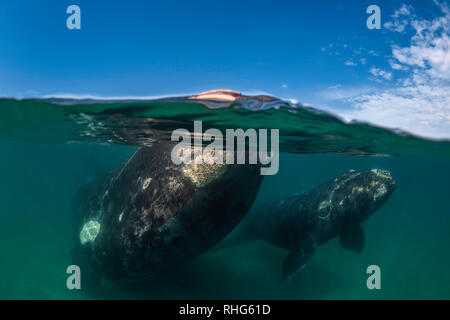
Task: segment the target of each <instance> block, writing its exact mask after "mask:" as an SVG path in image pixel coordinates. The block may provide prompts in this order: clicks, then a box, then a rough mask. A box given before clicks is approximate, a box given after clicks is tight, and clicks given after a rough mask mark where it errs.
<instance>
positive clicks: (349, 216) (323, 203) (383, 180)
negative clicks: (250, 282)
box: [235, 169, 395, 283]
mask: <svg viewBox="0 0 450 320" xmlns="http://www.w3.org/2000/svg"><path fill="white" fill-rule="evenodd" d="M394 189H395V181H394V180H393V178H392V176H391V174H390V172H389V171H387V170H382V169H372V170H370V171H366V172H356V171H355V170H350V171H349V172H347V173H345V174H343V175H342V176H340V177H338V178H336V179H333V180H331V181H329V182H327V183H325V184H323V185H320V186H317V187H315V188H314V189H312V190H310V191H307V192H303V193H301V194H296V195H292V196H289V197H287V198H281V199H275V200H272V201H269V202H268V203H266V204H265V206H264V207H263V209H261V210H256V211H254V212H253V213H252V214H251V215H248V217H247V218H246V219H245V220H244V221H243V223H242V226H240V228H239V230H240V233H238V235H236V236H235V237H236V238H237V239H239V238H240V239H241V240H242V239H243V238H245V240H247V241H248V240H253V239H263V240H265V241H267V242H269V243H271V244H272V245H275V246H277V247H280V248H284V249H288V250H289V253H288V255H287V257H286V259H285V261H284V264H283V275H282V279H281V281H282V282H283V283H287V282H289V281H290V280H291V279H292V278H293V276H294V275H295V274H297V273H298V272H299V271H301V270H302V269H303V268H304V267H305V264H306V261H307V260H308V259H309V258H310V257H311V255H312V254H313V253H314V252H315V250H316V248H317V246H318V245H320V244H323V243H325V242H327V241H329V240H331V239H333V238H335V237H338V236H339V237H340V243H341V245H342V246H343V247H344V248H346V249H349V250H351V251H354V252H356V253H360V252H361V251H362V250H363V248H364V243H365V240H364V234H363V230H362V228H361V222H363V221H364V220H366V219H367V218H368V217H369V216H370V215H371V214H372V213H374V212H375V211H376V210H377V209H378V208H379V207H380V206H381V205H382V204H383V203H385V202H386V201H387V200H388V199H389V198H390V196H391V195H392V193H393V191H394Z"/></svg>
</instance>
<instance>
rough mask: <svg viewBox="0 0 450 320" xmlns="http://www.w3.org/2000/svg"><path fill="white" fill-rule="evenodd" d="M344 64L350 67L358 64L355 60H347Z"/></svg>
mask: <svg viewBox="0 0 450 320" xmlns="http://www.w3.org/2000/svg"><path fill="white" fill-rule="evenodd" d="M344 64H345V65H346V66H348V67H354V66H356V63H354V62H353V61H350V60H349V61H345V62H344Z"/></svg>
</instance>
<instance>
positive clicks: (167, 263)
mask: <svg viewBox="0 0 450 320" xmlns="http://www.w3.org/2000/svg"><path fill="white" fill-rule="evenodd" d="M174 145H175V144H174V143H170V142H164V143H155V144H154V145H153V146H152V147H149V148H141V149H139V150H138V151H137V152H136V153H135V154H134V155H133V156H132V157H131V158H130V159H129V160H128V161H127V162H126V163H125V164H124V165H122V166H121V167H120V168H119V169H118V170H116V171H115V172H113V173H111V174H109V175H108V176H106V177H105V178H104V179H103V180H101V181H100V182H99V183H97V184H96V185H93V184H91V186H85V187H84V188H81V189H80V190H79V192H78V193H77V195H76V196H75V198H74V210H73V212H74V214H73V225H74V231H75V238H76V241H77V242H78V248H77V249H74V250H73V257H74V263H76V264H83V266H86V269H89V267H88V266H87V265H90V266H92V267H93V268H94V269H95V270H96V273H98V274H100V275H103V276H105V277H108V278H111V279H121V278H133V277H140V276H146V275H149V274H153V273H155V272H158V271H161V270H162V269H164V268H168V267H171V266H174V265H178V264H180V263H184V262H186V261H188V260H189V259H191V258H193V257H195V256H197V255H199V254H201V253H203V252H205V251H206V250H208V249H209V248H211V247H212V246H214V245H215V244H216V243H217V242H218V241H220V240H221V239H222V238H223V237H225V236H226V235H227V234H228V233H229V232H230V231H231V230H232V229H233V228H234V227H235V226H236V225H237V224H238V222H239V221H240V220H241V218H242V217H243V216H244V215H245V213H246V212H247V211H248V209H249V207H250V206H251V204H252V203H253V201H254V199H255V197H256V194H257V192H258V189H259V186H260V184H261V180H262V176H261V175H260V172H259V170H260V167H259V166H258V165H245V164H239V165H237V164H236V165H225V164H206V163H202V164H195V163H194V162H193V161H191V162H190V163H188V164H180V165H176V164H174V163H173V162H172V160H171V151H172V148H173V146H174ZM194 156H195V155H194ZM86 260H87V261H88V263H86ZM83 261H84V263H83ZM83 266H81V267H82V269H83Z"/></svg>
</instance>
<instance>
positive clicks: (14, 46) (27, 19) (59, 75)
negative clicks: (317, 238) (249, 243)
mask: <svg viewBox="0 0 450 320" xmlns="http://www.w3.org/2000/svg"><path fill="white" fill-rule="evenodd" d="M71 4H76V5H78V6H79V7H80V8H81V30H68V29H67V27H66V19H67V17H68V16H69V15H68V14H66V8H67V7H68V6H69V5H71ZM371 4H376V5H378V6H379V7H380V8H381V20H382V28H381V30H369V29H367V27H366V19H367V18H368V16H369V15H368V14H366V8H367V7H368V6H369V5H371ZM446 10H448V6H447V5H446V3H445V2H444V1H433V0H429V1H426V0H420V1H396V0H389V1H378V0H377V1H373V0H371V1H364V0H345V1H331V0H322V1H292V0H291V1H280V0H278V1H263V0H259V1H250V0H248V1H242V0H241V1H231V0H228V1H211V0H209V1H167V0H166V1H133V0H129V1H93V0H89V1H82V0H77V1H48V0H40V1H31V0H14V1H12V0H11V1H9V0H0V95H1V96H13V97H30V96H46V95H68V94H70V95H81V96H83V95H93V96H100V97H118V96H159V95H170V94H185V93H197V92H200V91H205V90H210V89H217V88H229V89H234V90H238V91H242V92H250V93H251V92H256V91H264V92H267V93H270V94H273V95H276V96H280V97H285V98H294V99H297V100H298V101H300V102H303V103H307V104H310V105H313V106H315V107H319V108H324V109H327V110H330V111H333V112H335V113H337V114H339V115H341V116H342V117H344V118H345V119H348V120H350V119H351V118H358V119H361V120H366V121H370V122H374V123H376V124H379V125H385V126H388V127H400V128H402V129H405V130H409V131H412V132H414V133H417V134H420V135H424V136H431V137H444V136H446V137H450V129H449V128H450V116H449V114H450V112H449V109H450V107H449V105H450V104H449V103H448V102H449V101H450V97H449V96H450V93H446V92H447V91H448V90H447V89H448V88H449V87H448V84H449V81H450V58H449V57H448V55H449V54H448V48H449V42H448V41H447V40H448V35H449V23H450V13H449V12H448V11H446ZM427 22H428V24H427ZM433 22H435V23H434V24H433ZM436 24H440V25H438V26H437V27H436ZM427 28H428V29H427ZM424 30H425V31H424ZM422 33H426V34H427V38H426V39H418V38H417V35H418V34H420V35H421V36H423V35H422ZM430 34H431V35H430ZM415 36H416V37H415ZM414 37H415V38H414ZM422 38H424V37H422ZM436 39H437V40H438V41H435V40H436ZM439 40H441V41H439ZM430 48H431V49H432V50H434V51H432V50H431V51H430V50H429V49H430ZM427 49H428V50H427ZM420 50H422V52H421V51H420ZM430 56H431V57H432V58H429V57H430ZM427 57H428V58H427ZM419 78H420V79H419ZM405 90H406V91H405ZM408 90H409V91H408ZM417 91H420V92H422V93H421V94H420V95H419V96H416V94H417V93H415V92H417ZM448 92H450V91H448ZM418 103H419V104H420V105H421V106H422V107H421V108H422V109H419V110H417V109H415V108H416V106H415V105H417V104H418ZM392 104H394V105H395V108H394V109H395V110H390V109H389V108H391V107H392ZM398 105H401V107H398ZM443 108H444V110H443ZM411 110H412V111H411ZM421 110H427V112H426V113H425V115H430V113H431V114H435V115H436V116H435V117H434V118H433V117H431V118H430V119H428V118H427V117H425V118H423V117H424V115H422V114H421ZM411 113H412V114H413V115H412V116H408V118H407V119H406V120H405V118H404V116H402V115H403V114H411ZM424 119H425V120H424Z"/></svg>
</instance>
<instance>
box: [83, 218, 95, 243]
mask: <svg viewBox="0 0 450 320" xmlns="http://www.w3.org/2000/svg"><path fill="white" fill-rule="evenodd" d="M99 232H100V223H98V221H96V220H89V221H88V222H87V223H85V224H84V226H83V228H82V229H81V232H80V242H81V244H85V243H87V242H93V241H94V240H95V238H97V235H98V234H99Z"/></svg>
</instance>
